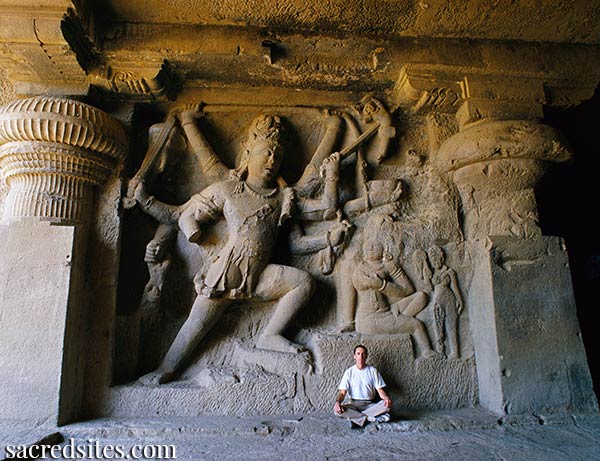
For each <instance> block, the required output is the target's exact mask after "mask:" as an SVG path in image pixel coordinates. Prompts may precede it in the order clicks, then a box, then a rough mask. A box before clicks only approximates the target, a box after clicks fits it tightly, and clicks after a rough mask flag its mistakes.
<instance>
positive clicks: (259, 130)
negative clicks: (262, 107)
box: [237, 115, 283, 182]
mask: <svg viewBox="0 0 600 461" xmlns="http://www.w3.org/2000/svg"><path fill="white" fill-rule="evenodd" d="M281 138H282V123H281V119H280V118H279V117H277V116H271V115H260V116H258V117H257V118H256V119H254V121H253V122H252V124H251V125H250V129H249V132H248V139H247V140H246V142H245V143H244V154H243V156H242V159H241V162H240V165H239V167H238V169H237V171H238V176H239V177H242V178H243V177H245V176H247V175H249V176H253V177H255V178H259V179H261V180H263V181H265V182H271V181H272V180H273V179H275V178H277V175H278V174H279V166H280V164H281V157H282V154H283V145H282V142H281Z"/></svg>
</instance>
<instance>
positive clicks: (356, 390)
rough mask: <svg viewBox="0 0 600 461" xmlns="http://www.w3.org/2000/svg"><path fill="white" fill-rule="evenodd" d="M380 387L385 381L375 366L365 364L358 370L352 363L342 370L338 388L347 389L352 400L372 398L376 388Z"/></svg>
mask: <svg viewBox="0 0 600 461" xmlns="http://www.w3.org/2000/svg"><path fill="white" fill-rule="evenodd" d="M382 387H385V381H384V380H383V378H382V377H381V375H380V374H379V372H378V371H377V369H376V368H375V367H373V366H371V365H367V366H366V367H364V368H363V369H362V370H359V369H358V368H357V366H356V365H354V366H352V367H350V368H348V369H347V370H346V371H345V372H344V376H342V381H341V382H340V386H339V389H340V390H342V391H347V392H348V395H349V396H350V398H351V399H354V400H373V399H374V398H375V396H376V395H377V389H380V388H382Z"/></svg>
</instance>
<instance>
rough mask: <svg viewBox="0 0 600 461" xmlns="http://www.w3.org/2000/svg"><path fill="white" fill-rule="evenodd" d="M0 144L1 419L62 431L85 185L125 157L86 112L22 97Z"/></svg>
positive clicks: (77, 395)
mask: <svg viewBox="0 0 600 461" xmlns="http://www.w3.org/2000/svg"><path fill="white" fill-rule="evenodd" d="M0 144H1V145H0V171H1V172H2V175H3V177H4V179H5V180H6V183H7V185H8V187H9V192H8V195H7V197H6V202H5V206H4V219H3V223H2V224H0V255H2V257H1V258H0V286H2V287H3V290H2V296H0V336H1V337H2V338H4V340H3V341H2V342H1V343H0V355H1V356H2V367H1V369H0V388H1V389H2V398H3V402H4V403H3V405H2V406H1V407H0V417H3V418H10V419H27V420H30V421H38V422H46V423H49V424H56V423H58V424H62V423H65V422H69V421H71V420H73V419H75V418H77V417H78V416H79V413H80V405H81V398H82V395H83V375H84V370H85V361H84V354H83V350H84V347H85V325H86V323H85V306H86V299H87V296H86V293H85V290H84V278H85V274H86V248H87V246H88V240H87V233H88V232H87V230H86V228H87V226H86V225H85V224H86V222H87V221H88V217H89V215H90V214H91V211H92V209H93V207H92V197H93V189H92V186H93V185H94V184H101V183H103V182H104V181H105V180H106V179H107V178H108V176H109V175H110V174H111V173H112V172H113V171H114V168H115V167H116V164H117V162H118V160H119V159H120V158H122V157H123V156H124V155H125V148H124V146H125V134H124V131H123V129H122V127H121V126H120V125H119V124H118V122H117V121H116V120H114V119H112V118H111V117H110V116H109V115H108V114H105V113H103V112H101V111H99V110H97V109H95V108H93V107H91V106H88V105H86V104H82V103H80V102H77V101H71V100H65V99H57V98H31V99H26V100H22V101H17V102H14V103H12V104H9V105H7V106H4V107H2V108H0ZM44 221H46V222H44ZM47 221H50V222H47ZM56 224H60V225H56Z"/></svg>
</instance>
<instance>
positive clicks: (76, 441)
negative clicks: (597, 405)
mask: <svg viewBox="0 0 600 461" xmlns="http://www.w3.org/2000/svg"><path fill="white" fill-rule="evenodd" d="M44 437H47V439H46V442H45V443H50V444H59V445H62V446H66V445H68V444H72V445H75V446H84V447H85V446H93V445H94V444H96V445H98V446H100V447H106V446H108V445H111V446H116V445H121V446H122V447H123V449H124V451H125V452H126V453H128V452H129V450H130V449H131V448H132V447H133V446H134V445H151V444H156V445H174V446H175V449H176V456H177V458H176V459H178V460H196V461H197V460H204V459H244V460H252V459H261V460H276V459H277V460H280V459H290V460H295V459H298V460H301V459H310V460H320V459H327V460H332V459H364V458H365V457H368V458H369V459H379V460H381V459H399V460H403V459H406V460H409V459H410V460H438V459H439V460H463V459H464V460H467V459H468V460H471V459H476V460H481V459H489V460H527V461H535V460H543V461H550V460H569V461H575V460H594V459H598V460H600V415H598V414H593V415H561V416H552V417H544V416H535V417H534V416H530V417H509V418H507V417H504V418H498V417H497V416H494V415H491V414H489V413H486V412H484V411H481V410H475V409H469V410H459V411H452V412H434V413H426V414H412V415H409V414H405V415H403V416H402V417H401V418H396V419H395V420H393V421H392V422H390V423H384V424H369V425H367V426H366V427H365V428H363V429H350V428H349V427H347V425H346V424H345V421H343V420H341V419H338V418H335V417H333V416H331V415H322V416H318V415H314V414H312V415H294V416H278V417H274V416H269V417H265V418H259V417H244V418H236V417H207V416H203V417H197V418H168V419H167V418H162V419H152V420H148V419H146V420H132V419H101V420H93V421H86V422H82V423H76V424H71V425H67V426H63V427H60V428H52V427H46V428H43V427H41V426H38V427H36V428H31V427H26V426H23V425H22V423H21V424H17V423H14V422H9V421H2V422H0V441H1V444H0V445H1V447H2V449H4V447H6V445H7V444H12V445H18V444H32V443H35V442H36V441H38V440H40V439H42V438H44ZM0 453H1V454H3V455H4V453H2V452H0ZM67 456H68V455H67ZM0 459H2V458H0ZM58 459H65V458H58ZM80 459H82V458H80ZM85 459H104V458H99V457H94V456H86V457H85ZM140 459H159V458H158V457H147V458H145V457H142V458H140Z"/></svg>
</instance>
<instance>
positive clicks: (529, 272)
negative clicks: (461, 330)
mask: <svg viewBox="0 0 600 461" xmlns="http://www.w3.org/2000/svg"><path fill="white" fill-rule="evenodd" d="M473 250H474V251H473V253H474V255H475V258H474V259H475V261H476V266H475V276H474V278H473V282H472V286H471V289H470V290H469V300H468V305H469V308H470V312H471V316H470V325H471V329H472V334H473V342H474V347H475V359H476V364H477V377H478V385H479V399H480V403H481V405H482V406H483V407H485V408H487V409H489V410H491V411H494V412H496V413H499V414H526V413H534V414H544V413H565V412H577V413H582V412H583V413H585V412H592V411H598V403H597V401H596V397H595V395H594V390H593V386H592V379H591V376H590V372H589V369H588V365H587V360H586V355H585V350H584V347H583V342H582V340H581V333H580V330H579V324H578V322H577V315H576V308H575V299H574V297H573V288H572V285H571V276H570V272H569V266H568V259H567V252H566V250H565V247H564V243H563V241H562V239H560V238H558V237H539V238H536V239H529V240H522V239H518V238H513V237H507V236H503V237H489V238H488V239H487V241H486V242H477V243H473Z"/></svg>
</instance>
